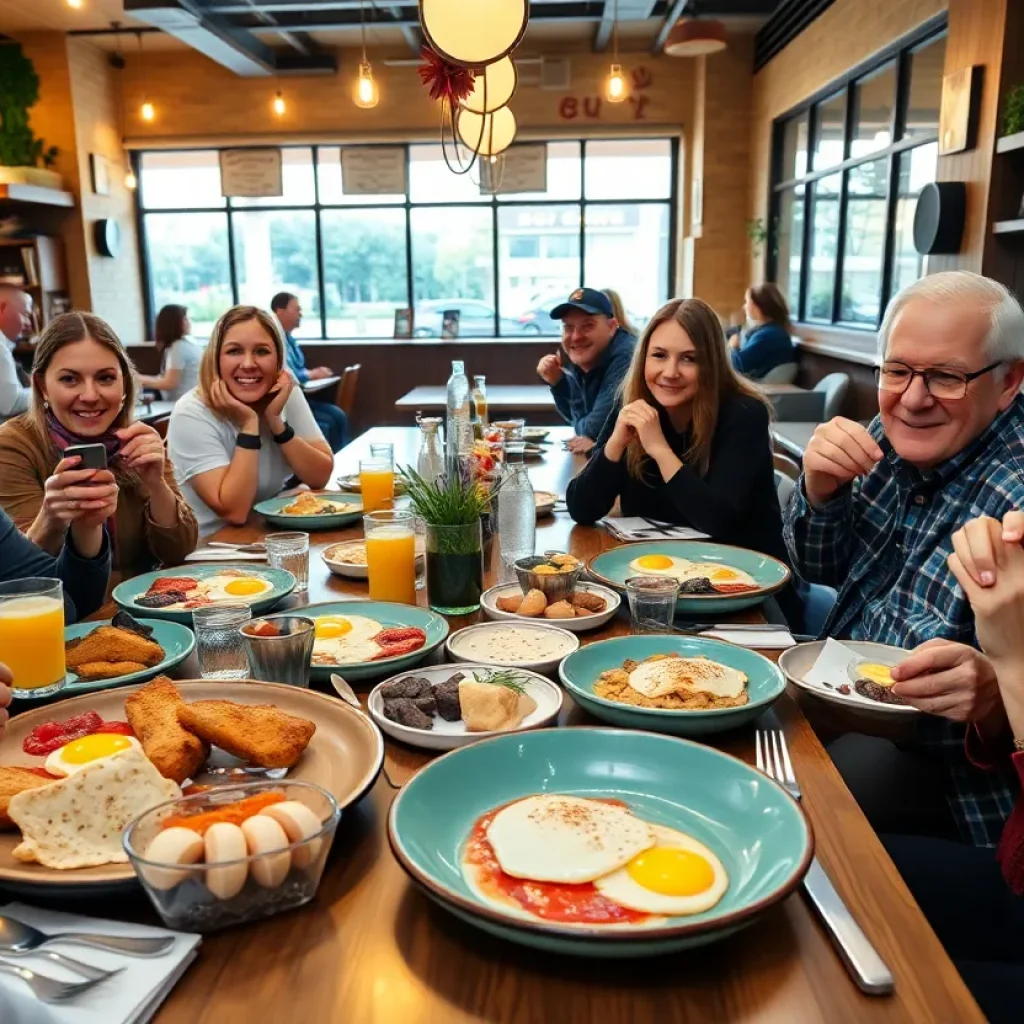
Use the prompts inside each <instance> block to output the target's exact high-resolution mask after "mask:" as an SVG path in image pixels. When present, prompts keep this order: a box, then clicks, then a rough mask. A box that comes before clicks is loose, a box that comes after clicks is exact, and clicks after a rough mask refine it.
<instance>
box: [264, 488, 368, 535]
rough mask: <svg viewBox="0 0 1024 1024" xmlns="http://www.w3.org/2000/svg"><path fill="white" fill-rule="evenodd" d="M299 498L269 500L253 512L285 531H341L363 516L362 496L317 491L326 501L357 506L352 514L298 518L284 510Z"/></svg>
mask: <svg viewBox="0 0 1024 1024" xmlns="http://www.w3.org/2000/svg"><path fill="white" fill-rule="evenodd" d="M297 497H298V495H296V494H291V495H288V496H287V497H278V498H268V499H267V500H266V501H261V502H260V503H259V504H258V505H254V506H253V511H255V512H259V514H260V515H261V516H263V518H264V519H266V521H267V522H268V523H270V524H271V525H272V526H280V527H281V528H282V529H285V530H339V529H341V528H342V527H343V526H349V525H350V524H351V523H354V522H356V521H357V520H358V519H360V518H361V517H362V515H363V498H362V495H360V494H343V493H341V492H339V491H317V497H318V498H323V499H324V500H325V501H334V502H338V503H339V504H344V505H355V506H356V507H355V508H354V509H353V510H352V511H351V512H337V513H332V514H331V515H326V516H296V515H292V514H290V513H288V512H283V511H282V509H283V508H284V507H285V506H286V505H290V504H292V502H294V501H295V499H296V498H297Z"/></svg>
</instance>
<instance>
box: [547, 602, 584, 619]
mask: <svg viewBox="0 0 1024 1024" xmlns="http://www.w3.org/2000/svg"><path fill="white" fill-rule="evenodd" d="M575 617H576V609H575V608H573V606H572V605H571V604H569V602H568V601H556V602H555V603H554V604H549V605H548V606H547V608H545V609H544V618H546V619H573V618H575Z"/></svg>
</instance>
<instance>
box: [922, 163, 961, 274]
mask: <svg viewBox="0 0 1024 1024" xmlns="http://www.w3.org/2000/svg"><path fill="white" fill-rule="evenodd" d="M966 212H967V186H966V185H965V184H964V183H963V182H962V181H933V182H931V183H929V184H927V185H925V186H924V188H923V189H921V194H920V195H919V196H918V197H917V211H916V212H915V213H914V248H915V249H917V251H918V252H919V253H920V254H921V255H922V256H932V255H940V254H941V255H952V254H953V253H958V252H959V251H960V242H961V239H962V238H963V234H964V216H965V214H966Z"/></svg>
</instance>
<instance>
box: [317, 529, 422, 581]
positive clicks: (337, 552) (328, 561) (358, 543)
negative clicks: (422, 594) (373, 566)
mask: <svg viewBox="0 0 1024 1024" xmlns="http://www.w3.org/2000/svg"><path fill="white" fill-rule="evenodd" d="M426 544H427V542H426V539H425V538H424V537H421V536H417V537H416V561H417V563H422V561H423V559H424V558H426ZM320 557H321V558H322V559H323V560H324V564H325V565H326V566H327V568H328V569H330V570H331V572H333V573H334V574H335V576H346V577H348V578H349V579H353V580H365V579H366V576H367V566H366V540H365V539H364V538H360V539H359V540H344V541H341V542H340V543H339V544H332V545H331V546H330V547H328V548H326V549H325V550H324V551H323V553H322V554H321V556H320ZM417 568H419V565H417Z"/></svg>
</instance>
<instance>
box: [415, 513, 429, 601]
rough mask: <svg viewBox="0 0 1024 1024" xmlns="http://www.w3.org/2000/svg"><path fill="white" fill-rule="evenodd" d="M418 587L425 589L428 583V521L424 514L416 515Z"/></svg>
mask: <svg viewBox="0 0 1024 1024" xmlns="http://www.w3.org/2000/svg"><path fill="white" fill-rule="evenodd" d="M415 522H416V589H417V590H423V589H424V588H425V587H426V585H427V521H426V519H424V518H423V516H416V517H415Z"/></svg>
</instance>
